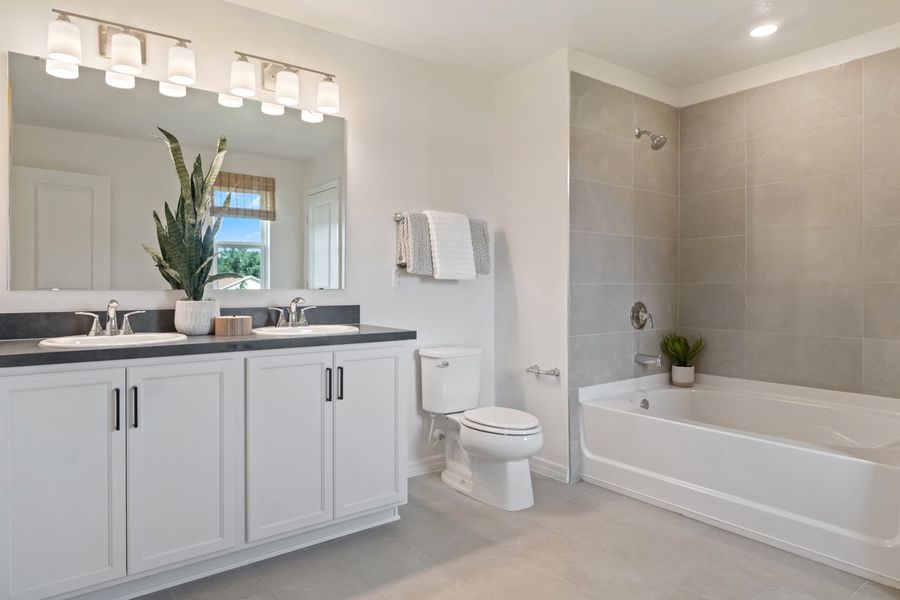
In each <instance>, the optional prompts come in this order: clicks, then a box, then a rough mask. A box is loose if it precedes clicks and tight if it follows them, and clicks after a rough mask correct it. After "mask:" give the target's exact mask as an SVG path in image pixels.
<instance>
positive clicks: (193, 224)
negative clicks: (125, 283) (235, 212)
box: [144, 128, 236, 300]
mask: <svg viewBox="0 0 900 600" xmlns="http://www.w3.org/2000/svg"><path fill="white" fill-rule="evenodd" d="M159 131H160V132H161V133H162V134H163V136H164V138H165V142H166V144H167V145H168V147H169V154H171V156H172V162H173V163H174V164H175V172H176V173H177V174H178V180H179V182H180V184H181V193H180V195H179V196H178V206H177V207H176V208H175V212H174V213H173V212H172V209H171V208H170V207H169V203H168V202H166V203H165V206H164V211H163V214H164V216H165V223H163V221H162V219H160V217H159V214H158V213H157V212H156V211H155V210H154V211H153V222H154V223H155V224H156V238H157V241H158V243H159V251H158V252H157V251H156V250H154V249H153V248H150V247H148V246H147V245H146V244H145V245H144V250H146V251H147V252H148V253H149V254H150V257H151V258H152V259H153V263H154V264H155V265H156V268H157V269H159V272H160V274H161V275H162V276H163V279H165V280H166V281H167V282H168V284H169V285H171V286H172V289H173V290H184V293H185V296H186V297H187V299H188V300H203V293H204V290H205V288H206V286H207V285H208V284H210V283H212V282H213V281H216V280H218V279H225V278H227V277H235V276H236V275H235V274H234V273H217V274H211V273H212V268H213V262H214V261H215V258H216V251H215V239H216V234H217V233H218V232H219V226H220V225H221V224H222V218H221V217H219V218H213V217H212V215H211V211H212V205H213V184H214V183H215V182H216V177H218V176H219V170H220V169H221V168H222V161H223V160H224V159H225V151H226V142H225V136H224V135H223V136H222V137H220V138H219V144H218V148H217V149H216V156H215V158H213V161H212V164H210V167H209V171H207V172H206V174H205V175H204V174H203V163H202V160H201V158H200V155H199V154H198V155H197V158H196V160H195V161H194V167H193V170H192V171H191V172H190V173H189V172H188V170H187V165H186V164H185V162H184V155H183V154H182V152H181V144H179V143H178V139H177V138H176V137H175V136H174V135H172V134H171V133H169V132H168V131H166V130H165V129H162V128H160V129H159ZM230 202H231V194H230V193H229V194H228V196H227V197H226V198H225V204H224V208H225V210H227V209H228V206H229V204H230Z"/></svg>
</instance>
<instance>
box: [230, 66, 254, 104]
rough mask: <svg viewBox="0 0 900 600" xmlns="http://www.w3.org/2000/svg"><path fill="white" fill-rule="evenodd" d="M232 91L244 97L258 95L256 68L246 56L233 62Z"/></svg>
mask: <svg viewBox="0 0 900 600" xmlns="http://www.w3.org/2000/svg"><path fill="white" fill-rule="evenodd" d="M231 93H232V94H234V95H235V96H240V97H242V98H252V97H253V96H255V95H256V69H254V68H253V65H251V64H250V61H249V60H247V57H246V56H239V57H238V59H237V60H236V61H234V62H233V63H231Z"/></svg>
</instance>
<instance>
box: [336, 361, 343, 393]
mask: <svg viewBox="0 0 900 600" xmlns="http://www.w3.org/2000/svg"><path fill="white" fill-rule="evenodd" d="M337 399H338V400H343V399H344V367H338V396H337Z"/></svg>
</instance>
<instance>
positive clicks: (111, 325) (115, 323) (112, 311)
mask: <svg viewBox="0 0 900 600" xmlns="http://www.w3.org/2000/svg"><path fill="white" fill-rule="evenodd" d="M118 310H119V301H118V300H110V301H109V304H107V305H106V335H119V319H118V316H117V315H116V311H118Z"/></svg>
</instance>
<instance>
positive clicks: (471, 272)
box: [424, 210, 475, 279]
mask: <svg viewBox="0 0 900 600" xmlns="http://www.w3.org/2000/svg"><path fill="white" fill-rule="evenodd" d="M424 213H425V216H426V217H427V218H428V229H429V233H430V236H431V260H432V262H433V263H434V278H435V279H475V254H474V252H473V250H472V230H471V228H470V226H469V217H467V216H466V215H462V214H459V213H448V212H442V211H439V210H426V211H424Z"/></svg>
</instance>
